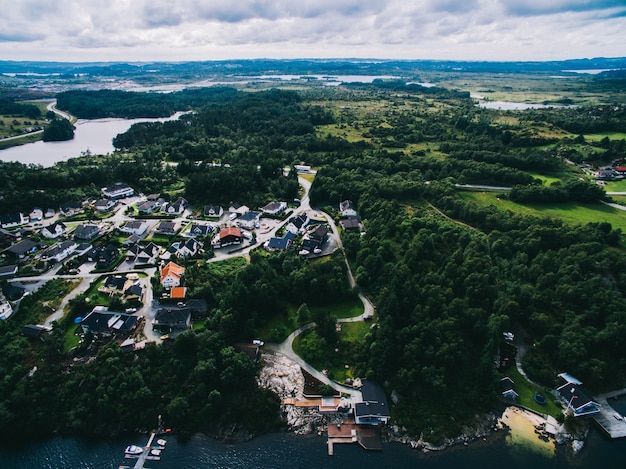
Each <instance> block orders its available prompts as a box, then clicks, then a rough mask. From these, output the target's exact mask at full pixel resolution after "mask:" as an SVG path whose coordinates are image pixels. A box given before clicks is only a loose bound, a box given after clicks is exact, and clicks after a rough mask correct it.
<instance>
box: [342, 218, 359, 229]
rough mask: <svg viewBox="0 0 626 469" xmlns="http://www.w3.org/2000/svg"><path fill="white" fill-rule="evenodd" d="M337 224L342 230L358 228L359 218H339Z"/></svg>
mask: <svg viewBox="0 0 626 469" xmlns="http://www.w3.org/2000/svg"><path fill="white" fill-rule="evenodd" d="M339 224H340V225H341V227H342V228H343V229H344V230H356V229H358V228H359V225H360V223H359V219H358V218H357V217H349V218H346V219H345V220H340V221H339Z"/></svg>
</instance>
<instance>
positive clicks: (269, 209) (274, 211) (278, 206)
mask: <svg viewBox="0 0 626 469" xmlns="http://www.w3.org/2000/svg"><path fill="white" fill-rule="evenodd" d="M286 209H287V202H270V203H269V204H267V205H266V206H265V207H262V208H261V211H262V212H263V213H267V214H268V215H279V214H281V213H282V212H284V211H285V210H286Z"/></svg>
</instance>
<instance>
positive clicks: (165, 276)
mask: <svg viewBox="0 0 626 469" xmlns="http://www.w3.org/2000/svg"><path fill="white" fill-rule="evenodd" d="M184 273H185V268H184V267H181V266H179V265H178V264H176V263H175V262H168V263H167V264H166V265H165V267H163V268H162V269H161V285H162V286H163V288H167V289H170V288H173V287H178V286H180V283H181V277H182V276H183V275H184Z"/></svg>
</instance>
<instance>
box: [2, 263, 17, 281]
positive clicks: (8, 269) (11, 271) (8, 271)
mask: <svg viewBox="0 0 626 469" xmlns="http://www.w3.org/2000/svg"><path fill="white" fill-rule="evenodd" d="M16 273H17V266H16V265H3V266H2V267H0V279H3V278H9V277H13V276H14V275H15V274H16Z"/></svg>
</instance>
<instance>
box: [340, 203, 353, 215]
mask: <svg viewBox="0 0 626 469" xmlns="http://www.w3.org/2000/svg"><path fill="white" fill-rule="evenodd" d="M339 213H341V216H342V217H355V216H356V207H355V206H354V203H352V201H351V200H344V201H343V202H341V203H340V204H339Z"/></svg>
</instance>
